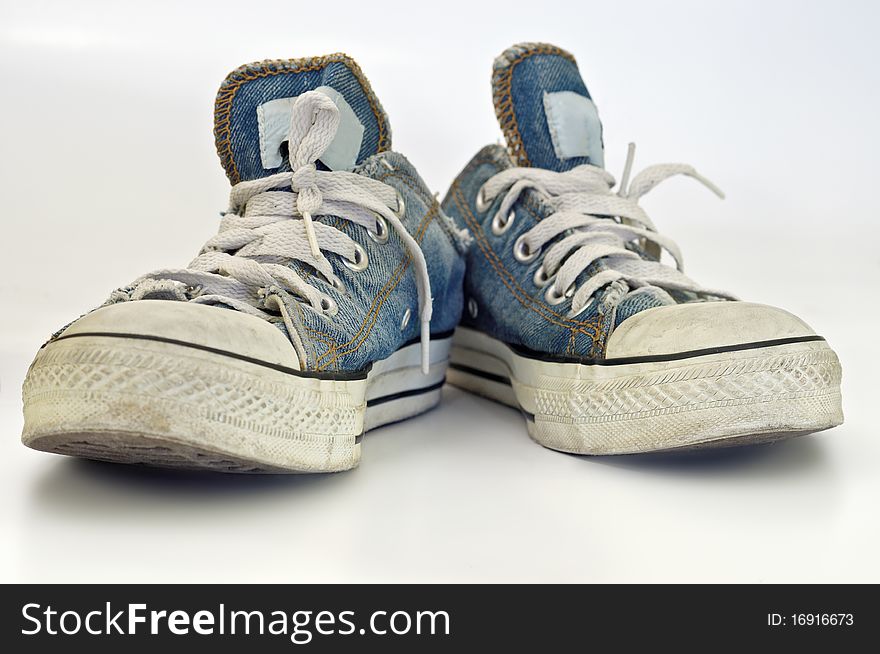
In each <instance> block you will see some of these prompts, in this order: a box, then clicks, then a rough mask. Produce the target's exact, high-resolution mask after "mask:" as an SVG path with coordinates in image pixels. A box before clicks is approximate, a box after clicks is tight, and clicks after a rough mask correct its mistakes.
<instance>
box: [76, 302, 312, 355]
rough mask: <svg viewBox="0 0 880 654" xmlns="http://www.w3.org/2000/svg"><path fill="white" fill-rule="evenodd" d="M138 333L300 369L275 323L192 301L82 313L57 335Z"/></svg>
mask: <svg viewBox="0 0 880 654" xmlns="http://www.w3.org/2000/svg"><path fill="white" fill-rule="evenodd" d="M90 334H94V335H113V334H119V335H120V336H128V337H135V338H136V337H141V338H145V339H155V340H165V341H172V342H180V343H182V344H187V345H194V346H196V347H201V348H208V349H213V350H219V351H221V352H223V353H231V354H234V355H237V356H239V357H247V358H251V359H257V360H259V361H261V362H265V363H270V364H274V365H279V366H285V367H288V368H293V369H295V370H299V369H300V365H299V360H298V357H297V355H296V351H295V350H294V348H293V345H291V343H290V341H289V340H288V339H287V337H286V336H284V334H283V333H282V332H281V331H280V330H279V329H278V328H276V327H274V326H273V325H271V324H269V323H268V322H266V321H265V320H261V319H259V318H257V317H256V316H249V315H247V314H245V313H241V312H240V311H234V310H232V309H224V308H221V307H215V306H208V305H204V304H193V303H191V302H174V301H170V300H138V301H134V302H120V303H119V304H111V305H109V306H106V307H101V308H100V309H96V310H95V311H92V312H91V313H89V314H86V315H85V316H83V317H82V318H80V319H79V320H77V321H76V322H74V323H73V324H72V325H70V326H69V327H68V328H67V329H66V330H64V332H63V333H62V334H61V337H69V336H73V335H80V336H85V335H90Z"/></svg>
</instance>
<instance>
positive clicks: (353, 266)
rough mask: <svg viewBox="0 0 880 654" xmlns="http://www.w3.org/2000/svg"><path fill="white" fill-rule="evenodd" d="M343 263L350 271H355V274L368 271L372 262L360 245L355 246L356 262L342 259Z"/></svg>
mask: <svg viewBox="0 0 880 654" xmlns="http://www.w3.org/2000/svg"><path fill="white" fill-rule="evenodd" d="M342 263H344V264H345V267H346V268H348V269H349V270H354V271H355V272H361V271H362V270H366V268H367V266H368V265H370V260H369V259H368V258H367V251H366V250H365V249H364V248H363V247H361V246H360V245H359V244H357V243H355V244H354V261H351V260H350V259H346V258H345V257H343V258H342Z"/></svg>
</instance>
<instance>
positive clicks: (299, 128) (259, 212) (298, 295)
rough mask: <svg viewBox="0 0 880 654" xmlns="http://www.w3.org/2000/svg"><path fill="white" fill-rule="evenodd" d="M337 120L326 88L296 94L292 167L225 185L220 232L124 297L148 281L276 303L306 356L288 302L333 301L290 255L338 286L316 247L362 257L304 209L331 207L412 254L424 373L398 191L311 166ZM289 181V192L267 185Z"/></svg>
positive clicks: (240, 300)
mask: <svg viewBox="0 0 880 654" xmlns="http://www.w3.org/2000/svg"><path fill="white" fill-rule="evenodd" d="M338 126H339V109H338V108H337V107H336V105H335V104H334V103H333V101H332V100H331V99H330V98H329V97H327V96H326V95H324V94H323V93H320V92H317V91H309V92H307V93H304V94H302V95H301V96H299V97H298V98H297V100H296V102H295V104H294V106H293V112H292V115H291V121H290V132H289V137H288V145H289V152H290V166H291V169H292V172H283V173H277V174H275V175H270V176H269V177H263V178H260V179H255V180H252V181H245V182H240V183H238V184H236V185H235V186H233V188H232V191H231V193H230V197H229V209H228V210H227V211H226V212H225V213H224V215H223V219H222V221H221V223H220V231H219V233H218V234H217V235H216V236H214V237H212V238H211V239H210V240H208V242H207V243H206V244H205V245H204V247H203V248H202V250H201V252H200V254H199V256H197V257H196V258H195V259H194V260H193V261H192V262H191V263H190V264H189V265H188V266H187V267H186V268H182V269H165V270H157V271H154V272H152V273H149V274H147V275H144V276H143V277H141V278H139V279H138V280H137V281H135V282H134V284H133V287H134V288H133V289H132V291H131V292H130V293H128V297H127V298H120V299H137V298H138V297H143V296H144V295H146V294H148V293H150V292H155V291H156V290H164V291H166V292H167V291H172V292H174V293H175V294H176V296H177V297H178V298H179V299H187V295H186V294H185V289H186V290H189V296H190V297H191V298H192V299H190V301H191V302H195V303H200V304H225V305H228V306H230V307H233V308H235V309H237V310H239V311H242V312H243V313H247V314H250V315H255V316H258V317H261V318H268V314H266V313H265V309H269V310H272V309H277V310H278V311H279V312H280V313H281V315H282V317H283V319H284V321H285V324H286V325H287V328H288V334H289V335H290V338H291V341H292V342H293V344H294V346H295V347H296V348H297V353H298V354H299V355H300V357H301V360H304V358H303V357H304V352H302V344H301V343H300V342H299V339H298V337H297V336H296V330H295V328H294V326H293V324H292V321H291V319H290V314H289V309H288V306H289V302H291V301H296V302H299V303H300V304H301V305H302V306H304V307H306V308H310V309H313V310H314V311H316V312H317V313H319V314H321V315H324V316H327V317H332V316H333V315H335V314H336V312H337V311H338V307H337V305H336V302H335V301H334V300H333V298H332V297H330V296H329V295H327V294H326V293H323V292H322V291H321V290H319V289H318V288H316V287H315V286H312V285H311V284H310V283H309V282H308V281H307V280H305V279H303V277H301V276H300V275H298V274H297V273H296V272H295V271H294V270H293V269H292V268H291V267H290V266H289V265H288V264H289V263H290V262H291V261H301V262H303V263H305V264H308V265H309V266H311V267H312V268H314V269H315V270H316V271H317V272H318V273H319V274H320V275H321V276H322V277H323V278H324V279H325V280H326V281H327V282H329V283H330V284H332V285H333V286H334V287H336V288H337V289H338V290H340V291H343V292H344V288H343V283H342V280H341V279H339V277H338V276H337V275H336V274H335V273H334V272H333V266H332V264H331V263H330V261H329V260H328V259H327V257H326V256H325V255H324V253H325V252H332V253H334V254H337V255H339V256H340V257H342V258H343V260H344V263H346V265H347V266H348V267H350V268H352V269H353V270H363V269H364V268H366V266H367V265H368V261H367V254H366V251H365V250H364V249H363V248H362V247H361V246H360V245H359V244H358V243H356V242H355V241H353V240H352V239H351V238H349V237H348V236H347V235H346V234H345V233H343V232H341V231H339V230H338V229H336V228H334V227H331V226H329V225H325V224H323V223H318V222H314V221H313V220H312V218H313V217H314V216H319V215H332V216H338V217H340V218H342V219H344V220H347V221H349V222H352V223H355V224H357V225H360V226H362V227H364V228H366V229H367V230H368V231H369V232H370V233H371V236H372V237H373V238H374V240H377V241H379V242H382V241H383V240H384V239H387V237H388V227H387V226H388V225H391V226H392V227H393V228H394V230H395V231H396V232H397V234H398V235H399V236H400V239H401V240H402V241H403V244H404V246H405V248H406V250H407V252H408V254H409V256H410V257H411V258H412V262H413V267H414V270H415V274H416V281H417V287H418V295H419V316H420V318H421V345H422V370H423V372H425V373H427V372H428V364H429V360H430V359H429V354H428V347H429V343H430V322H431V286H430V280H429V277H428V266H427V263H426V261H425V256H424V254H423V253H422V250H421V247H420V246H419V244H418V242H417V241H416V240H415V239H414V238H413V237H412V236H411V235H410V233H409V232H408V231H407V229H406V227H405V226H404V225H403V223H402V222H401V218H402V216H403V198H402V197H401V196H400V195H399V194H398V193H397V191H396V190H395V189H394V188H393V187H391V186H389V185H388V184H385V183H383V182H380V181H378V180H374V179H370V178H368V177H365V176H363V175H358V174H355V173H350V172H345V171H323V170H317V168H316V167H315V162H316V161H317V160H318V159H319V158H320V157H321V155H322V154H323V153H324V151H325V150H326V149H327V147H328V146H329V145H330V143H331V142H332V141H333V137H334V136H335V135H336V130H337V128H338ZM288 184H289V185H290V188H291V190H292V191H293V192H292V193H291V192H287V191H278V190H272V189H278V188H281V187H283V186H284V185H288ZM242 210H243V213H242ZM395 212H396V213H395ZM229 252H234V254H230V253H229ZM193 296H194V297H193Z"/></svg>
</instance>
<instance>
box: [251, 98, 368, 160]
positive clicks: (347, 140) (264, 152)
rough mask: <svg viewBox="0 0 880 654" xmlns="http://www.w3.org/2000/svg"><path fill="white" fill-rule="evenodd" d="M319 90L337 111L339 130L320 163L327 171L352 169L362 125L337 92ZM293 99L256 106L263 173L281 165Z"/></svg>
mask: <svg viewBox="0 0 880 654" xmlns="http://www.w3.org/2000/svg"><path fill="white" fill-rule="evenodd" d="M315 90H316V91H320V92H321V93H323V94H324V95H326V96H327V97H329V98H330V99H331V100H333V102H334V104H336V106H337V107H338V108H339V129H338V130H337V131H336V136H335V137H334V138H333V142H332V143H330V145H329V147H328V148H327V149H326V150H325V151H324V154H323V155H321V159H320V161H321V163H323V164H324V165H325V166H327V168H329V169H330V170H351V169H353V168H354V166H355V164H356V163H357V156H358V153H359V152H360V151H361V142H362V141H363V140H364V126H363V124H362V123H361V121H360V120H358V117H357V116H356V115H355V113H354V110H353V109H352V108H351V106H350V105H349V104H348V102H346V101H345V98H344V97H342V94H341V93H339V92H338V91H337V90H336V89H333V88H330V87H329V86H320V87H318V88H317V89H315ZM294 102H296V98H295V97H294V98H278V99H276V100H270V101H269V102H264V103H263V104H261V105H260V106H258V107H257V125H258V127H259V130H260V161H261V162H262V164H263V168H264V169H266V170H274V169H275V168H278V166H280V165H281V161H282V160H281V144H282V143H284V142H285V141H286V140H287V135H288V132H289V131H290V115H291V113H292V112H293V103H294Z"/></svg>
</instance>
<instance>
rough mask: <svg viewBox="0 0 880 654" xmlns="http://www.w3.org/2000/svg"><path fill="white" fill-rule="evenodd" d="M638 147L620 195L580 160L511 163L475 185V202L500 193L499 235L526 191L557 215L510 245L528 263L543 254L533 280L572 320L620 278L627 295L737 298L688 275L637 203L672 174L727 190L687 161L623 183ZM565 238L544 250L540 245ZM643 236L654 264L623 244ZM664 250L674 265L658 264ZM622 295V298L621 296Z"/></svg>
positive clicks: (675, 248) (496, 230) (607, 179)
mask: <svg viewBox="0 0 880 654" xmlns="http://www.w3.org/2000/svg"><path fill="white" fill-rule="evenodd" d="M634 155H635V146H634V145H633V144H630V146H629V151H628V154H627V161H626V167H625V169H624V173H623V178H622V179H621V183H620V186H619V189H618V191H617V193H614V192H613V191H612V189H613V188H614V186H615V183H616V182H615V180H614V177H613V176H612V175H611V174H609V173H608V172H607V171H605V170H604V169H602V168H597V167H596V166H590V165H583V166H578V167H576V168H573V169H572V170H569V171H566V172H556V171H552V170H542V169H540V168H509V169H507V170H504V171H502V172H500V173H498V174H497V175H495V176H493V177H491V178H490V179H489V180H488V181H487V182H486V183H485V184H484V185H483V187H482V188H481V189H480V193H479V196H478V198H477V204H478V207H479V206H482V207H487V206H488V205H489V204H491V202H492V201H493V200H494V198H496V197H498V195H500V194H501V193H504V194H505V195H504V198H503V199H502V201H501V204H500V205H499V207H498V211H497V212H496V213H495V215H494V217H493V220H492V231H493V232H494V233H495V234H496V235H500V234H502V233H504V232H505V231H506V230H507V229H508V228H509V227H510V224H511V223H512V221H513V217H514V214H513V213H512V212H513V207H514V205H515V203H516V201H517V200H518V199H519V197H520V196H521V195H522V193H523V192H524V191H525V190H526V189H529V188H532V189H535V190H537V191H538V192H539V193H540V194H541V195H542V197H543V198H544V200H545V201H546V202H548V203H549V204H550V206H552V207H553V209H554V212H553V213H552V214H551V215H549V216H547V217H545V218H543V219H542V220H541V221H540V222H538V224H537V225H535V226H534V227H532V228H531V229H530V230H528V231H527V232H525V233H523V234H522V235H521V236H520V237H519V238H518V239H517V241H516V243H515V244H514V256H515V257H516V258H517V259H518V260H519V261H521V262H524V263H528V262H530V261H532V260H534V259H535V258H537V257H538V256H541V255H542V254H543V261H542V265H541V268H539V269H538V273H537V274H536V275H535V283H536V284H538V285H540V286H545V287H547V291H546V293H545V297H546V298H547V301H548V302H550V303H551V304H559V303H560V302H562V301H564V300H565V299H566V298H571V311H570V312H569V314H568V315H569V317H570V318H574V317H575V316H577V315H578V314H579V313H581V312H582V311H583V310H584V309H586V308H587V307H589V306H590V305H591V304H592V301H593V297H594V296H595V294H596V293H597V292H598V291H599V290H601V289H602V288H604V287H606V286H607V285H608V284H611V283H613V282H616V281H624V282H626V283H627V284H628V285H629V287H630V289H631V290H630V292H632V291H633V290H635V289H640V288H644V287H647V286H654V287H659V288H661V289H674V290H681V291H691V292H693V293H697V294H700V295H705V296H712V297H717V298H725V299H731V300H733V299H736V298H735V297H734V296H733V295H730V294H729V293H726V292H724V291H719V290H715V289H708V288H704V287H702V286H700V285H699V284H697V283H696V282H694V281H693V280H691V279H690V278H688V277H687V276H686V275H684V273H683V272H682V270H683V267H684V265H683V261H682V256H681V252H680V251H679V249H678V246H676V244H675V243H674V242H673V241H672V240H671V239H669V238H667V237H665V236H662V235H661V234H659V233H657V230H656V228H655V227H654V224H653V223H652V222H651V219H650V218H648V215H647V214H646V213H645V211H644V210H643V209H642V208H641V207H640V206H639V204H638V200H639V198H641V197H642V196H643V195H645V193H647V192H648V191H650V190H651V189H653V188H654V187H655V186H657V184H659V183H660V182H662V181H663V180H665V179H668V178H669V177H672V176H674V175H686V176H688V177H692V178H694V179H696V180H697V181H699V182H701V183H702V184H703V185H704V186H706V187H707V188H708V189H710V190H711V191H712V192H714V193H715V194H716V195H718V196H719V197H721V198H723V197H724V194H723V193H722V192H721V191H720V190H719V189H718V187H716V186H715V185H714V184H713V183H712V182H710V181H709V180H708V179H706V178H705V177H703V176H702V175H700V174H699V173H697V171H696V170H694V169H693V168H692V167H691V166H687V165H685V164H660V165H656V166H650V167H648V168H646V169H645V170H643V171H642V172H640V173H639V174H638V175H636V176H635V178H633V180H632V182H631V183H628V179H629V173H630V170H631V168H632V162H633V157H634ZM560 235H563V237H562V238H560V239H559V240H558V241H557V242H555V243H554V244H553V245H552V246H550V247H549V248H548V249H547V251H546V252H543V249H544V246H545V245H546V244H547V243H548V242H550V241H552V240H553V239H555V238H556V237H558V236H560ZM637 240H638V241H640V242H641V244H642V248H643V250H644V251H646V252H650V253H651V254H652V255H654V256H655V258H656V259H657V261H651V260H646V259H643V258H642V257H640V256H639V254H637V253H636V252H634V251H633V250H630V249H627V247H626V245H627V244H628V243H631V242H633V241H637ZM661 250H666V251H667V252H669V254H670V255H671V256H672V258H673V259H674V260H675V263H676V267H675V268H672V267H671V266H667V265H664V264H662V263H660V262H659V259H660V253H661ZM600 259H601V260H602V261H603V262H604V264H605V265H604V269H603V270H601V271H600V272H598V273H597V274H595V275H593V276H592V277H590V278H589V279H587V280H586V281H585V282H584V283H582V284H581V285H580V287H576V280H577V278H578V277H579V276H580V274H581V273H582V272H583V271H585V270H586V269H587V268H588V267H589V266H590V265H591V264H593V263H594V262H596V261H599V260H600ZM621 299H622V298H621Z"/></svg>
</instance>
